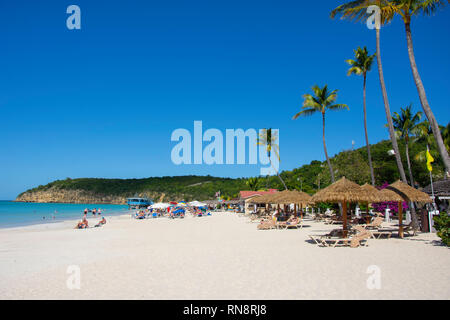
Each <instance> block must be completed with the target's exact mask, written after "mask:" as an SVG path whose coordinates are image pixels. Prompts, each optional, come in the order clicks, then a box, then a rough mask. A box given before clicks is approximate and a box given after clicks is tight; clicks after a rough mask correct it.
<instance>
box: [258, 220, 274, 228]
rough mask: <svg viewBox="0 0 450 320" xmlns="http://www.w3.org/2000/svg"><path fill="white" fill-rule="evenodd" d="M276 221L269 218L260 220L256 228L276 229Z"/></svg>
mask: <svg viewBox="0 0 450 320" xmlns="http://www.w3.org/2000/svg"><path fill="white" fill-rule="evenodd" d="M276 228H277V223H276V220H273V219H270V220H262V221H261V223H260V224H258V226H257V229H258V230H270V229H276Z"/></svg>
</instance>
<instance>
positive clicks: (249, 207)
mask: <svg viewBox="0 0 450 320" xmlns="http://www.w3.org/2000/svg"><path fill="white" fill-rule="evenodd" d="M277 192H278V190H277V189H269V190H267V191H240V192H239V197H240V200H241V201H244V203H245V205H244V211H245V213H246V214H249V213H250V212H251V211H253V210H254V206H255V205H254V204H253V203H251V201H250V200H251V199H253V198H254V197H260V196H264V195H266V194H274V193H277Z"/></svg>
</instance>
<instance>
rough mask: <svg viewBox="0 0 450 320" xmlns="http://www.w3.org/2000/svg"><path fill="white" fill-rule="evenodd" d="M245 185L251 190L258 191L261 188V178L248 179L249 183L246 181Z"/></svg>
mask: <svg viewBox="0 0 450 320" xmlns="http://www.w3.org/2000/svg"><path fill="white" fill-rule="evenodd" d="M245 184H246V185H247V186H248V187H249V188H250V190H252V191H257V190H258V187H259V178H257V177H255V178H248V179H247V181H245Z"/></svg>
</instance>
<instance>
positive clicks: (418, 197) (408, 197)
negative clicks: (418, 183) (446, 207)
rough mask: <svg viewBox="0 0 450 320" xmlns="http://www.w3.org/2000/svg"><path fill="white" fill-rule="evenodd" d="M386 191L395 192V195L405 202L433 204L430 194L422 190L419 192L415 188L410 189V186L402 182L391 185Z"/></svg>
mask: <svg viewBox="0 0 450 320" xmlns="http://www.w3.org/2000/svg"><path fill="white" fill-rule="evenodd" d="M386 189H389V190H392V191H394V192H395V193H397V194H398V195H400V196H401V197H402V198H403V200H405V201H412V202H424V203H430V202H432V200H431V198H430V196H429V195H428V194H426V193H425V192H422V191H420V190H417V189H415V188H413V187H410V186H409V185H407V184H406V183H404V182H401V181H400V180H398V181H397V182H394V183H393V184H391V185H389V186H388V187H387V188H386Z"/></svg>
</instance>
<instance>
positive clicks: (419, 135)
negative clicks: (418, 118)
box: [413, 120, 450, 162]
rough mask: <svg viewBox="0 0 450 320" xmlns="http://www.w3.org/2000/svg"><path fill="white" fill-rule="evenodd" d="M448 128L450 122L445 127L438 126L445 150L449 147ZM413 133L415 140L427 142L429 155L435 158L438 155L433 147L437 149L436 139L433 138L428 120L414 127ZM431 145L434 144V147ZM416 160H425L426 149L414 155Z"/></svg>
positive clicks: (449, 127)
mask: <svg viewBox="0 0 450 320" xmlns="http://www.w3.org/2000/svg"><path fill="white" fill-rule="evenodd" d="M449 129H450V123H449V124H447V127H444V126H439V130H440V131H441V133H442V138H443V139H444V144H445V147H446V148H447V150H450V149H449V143H450V137H449V131H450V130H449ZM413 132H414V135H415V140H416V141H418V142H425V143H426V144H427V149H429V150H430V153H431V155H432V156H433V157H434V158H437V157H438V156H439V155H438V154H437V153H435V149H437V146H436V140H435V139H434V135H433V130H432V129H431V125H430V123H429V122H428V120H425V121H422V122H421V123H419V124H418V125H417V126H416V127H415V128H414V131H413ZM431 146H434V148H431ZM414 159H415V160H417V161H422V162H423V161H426V150H422V151H420V152H419V153H418V154H416V156H415V157H414Z"/></svg>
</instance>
